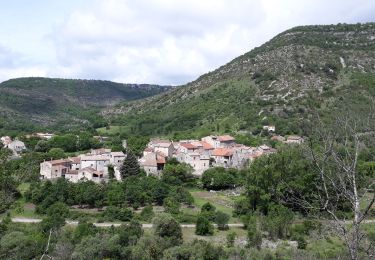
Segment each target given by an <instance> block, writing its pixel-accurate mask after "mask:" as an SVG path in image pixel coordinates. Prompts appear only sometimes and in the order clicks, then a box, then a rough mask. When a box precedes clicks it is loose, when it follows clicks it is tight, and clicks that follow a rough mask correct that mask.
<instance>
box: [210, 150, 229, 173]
mask: <svg viewBox="0 0 375 260" xmlns="http://www.w3.org/2000/svg"><path fill="white" fill-rule="evenodd" d="M211 157H212V158H213V164H212V165H213V166H214V167H224V168H229V167H232V163H233V162H232V157H233V149H230V148H216V149H214V150H213V152H212V156H211Z"/></svg>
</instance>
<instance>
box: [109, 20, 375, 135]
mask: <svg viewBox="0 0 375 260" xmlns="http://www.w3.org/2000/svg"><path fill="white" fill-rule="evenodd" d="M374 32H375V24H374V23H367V24H353V25H349V24H338V25H324V26H323V25H322V26H301V27H295V28H292V29H290V30H287V31H285V32H283V33H281V34H279V35H277V36H276V37H274V38H273V39H271V40H270V41H269V42H267V43H265V44H263V45H262V46H260V47H258V48H255V49H253V50H252V51H250V52H248V53H245V54H244V55H242V56H240V57H238V58H235V59H234V60H233V61H231V62H229V63H228V64H226V65H224V66H222V67H220V68H218V69H216V70H215V71H213V72H210V73H207V74H205V75H203V76H201V77H199V78H198V79H197V80H195V81H193V82H191V83H189V84H187V85H184V86H181V87H179V88H176V89H173V90H171V91H168V92H165V93H163V94H160V95H157V96H154V97H150V98H147V99H144V100H140V101H135V102H130V103H123V104H121V105H118V106H116V107H115V108H109V109H106V110H105V111H104V112H103V115H105V117H106V118H107V119H108V120H109V122H110V123H111V124H113V125H125V126H126V130H124V131H128V132H137V133H138V134H140V133H142V134H145V135H161V134H170V133H175V132H180V133H182V134H187V135H204V134H207V133H210V132H235V131H239V130H245V131H252V132H257V131H258V130H259V128H260V127H261V126H262V125H268V124H275V125H276V129H278V132H279V133H281V134H292V133H295V134H303V133H304V132H305V130H306V129H305V127H304V126H305V125H306V122H307V121H309V120H310V119H311V116H312V114H315V113H318V114H320V115H321V116H322V117H324V118H326V119H329V118H335V116H336V115H337V113H338V112H340V111H342V110H345V109H347V110H349V109H350V110H352V111H353V112H355V113H358V115H361V114H366V112H368V111H366V110H367V109H368V108H369V104H370V103H371V98H372V97H374V95H375V77H374V72H375V71H374V70H375V69H374V63H375V48H374V46H375V44H374V37H373V35H374ZM192 130H193V131H192ZM305 134H306V133H305Z"/></svg>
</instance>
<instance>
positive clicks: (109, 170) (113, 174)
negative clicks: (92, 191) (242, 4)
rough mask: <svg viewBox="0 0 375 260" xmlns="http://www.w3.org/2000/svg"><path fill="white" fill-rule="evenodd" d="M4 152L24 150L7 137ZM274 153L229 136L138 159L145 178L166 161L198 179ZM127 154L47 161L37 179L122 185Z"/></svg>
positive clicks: (155, 148)
mask: <svg viewBox="0 0 375 260" xmlns="http://www.w3.org/2000/svg"><path fill="white" fill-rule="evenodd" d="M32 136H37V137H39V138H41V139H46V140H48V139H50V138H52V137H53V136H54V135H53V134H49V133H36V134H33V135H32ZM271 140H276V141H280V142H283V143H286V144H295V143H296V144H299V143H302V142H303V138H302V137H299V136H288V137H287V138H284V137H282V136H277V135H273V136H272V137H271ZM1 142H2V144H3V146H4V147H5V148H8V149H10V150H11V151H12V152H13V158H14V159H16V158H17V157H18V158H19V157H20V156H22V153H24V152H25V151H26V150H27V148H26V146H25V144H24V143H23V142H22V141H20V140H17V139H15V140H12V139H11V138H10V137H9V136H3V137H1ZM126 150H127V144H126V140H123V151H126ZM276 151H277V150H276V149H275V148H272V147H270V146H268V145H265V144H263V145H260V146H258V147H250V146H246V145H243V144H238V143H236V140H235V138H234V137H232V136H230V135H210V136H206V137H203V138H201V139H200V140H180V141H170V140H162V139H152V140H151V141H150V142H149V143H148V144H147V146H146V148H145V149H144V151H143V153H142V155H141V156H140V158H138V162H139V165H140V167H141V169H143V170H144V172H145V173H146V174H147V175H154V176H160V174H161V172H162V171H163V169H164V166H165V164H166V163H167V162H168V160H170V159H172V158H175V159H176V160H177V161H178V162H180V163H186V164H188V165H190V166H191V167H192V170H193V174H194V175H195V176H197V177H199V176H201V175H202V174H203V173H204V172H205V171H206V170H208V169H209V168H212V167H223V168H236V169H242V168H244V167H247V166H249V164H250V163H251V162H252V161H253V160H254V159H256V158H258V157H260V156H264V155H268V154H272V153H275V152H276ZM125 158H126V154H125V153H124V152H122V151H112V150H111V149H107V148H99V149H91V150H90V151H89V152H86V153H83V154H79V155H77V156H72V157H67V158H60V159H55V160H46V161H44V162H42V163H40V179H41V180H47V179H48V180H55V179H57V178H65V179H67V180H69V181H71V182H74V183H77V182H78V181H80V180H91V181H94V182H96V183H101V182H107V181H108V180H109V179H110V178H113V179H116V180H118V181H121V174H120V168H121V166H122V164H123V161H124V160H125Z"/></svg>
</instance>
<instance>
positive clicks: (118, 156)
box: [109, 152, 125, 165]
mask: <svg viewBox="0 0 375 260" xmlns="http://www.w3.org/2000/svg"><path fill="white" fill-rule="evenodd" d="M124 160H125V154H124V153H123V152H111V153H110V154H109V162H110V164H112V165H121V164H122V163H123V161H124Z"/></svg>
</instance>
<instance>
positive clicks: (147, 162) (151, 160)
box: [139, 152, 167, 176]
mask: <svg viewBox="0 0 375 260" xmlns="http://www.w3.org/2000/svg"><path fill="white" fill-rule="evenodd" d="M166 162H167V158H166V157H165V156H164V154H163V153H161V152H150V153H148V154H146V155H145V156H143V157H142V158H141V159H140V160H139V164H140V166H141V167H142V168H143V169H144V171H145V172H146V174H147V175H156V176H159V175H160V173H161V171H162V170H163V169H164V166H165V164H166Z"/></svg>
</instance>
